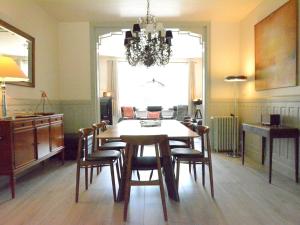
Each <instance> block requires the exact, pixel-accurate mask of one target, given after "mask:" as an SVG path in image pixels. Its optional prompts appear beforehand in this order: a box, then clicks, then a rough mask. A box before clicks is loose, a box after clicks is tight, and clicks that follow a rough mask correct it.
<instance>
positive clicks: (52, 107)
mask: <svg viewBox="0 0 300 225" xmlns="http://www.w3.org/2000/svg"><path fill="white" fill-rule="evenodd" d="M7 108H8V114H9V115H16V114H21V113H28V114H30V113H34V112H42V102H41V101H40V100H39V99H9V101H8V107H7ZM45 112H55V113H63V114H64V130H65V133H74V132H77V131H78V129H79V128H82V127H87V126H90V125H91V124H92V123H94V122H95V121H94V118H95V109H94V107H93V104H92V102H91V101H80V100H78V101H76V100H72V101H57V100H53V101H52V100H50V104H49V102H46V104H45Z"/></svg>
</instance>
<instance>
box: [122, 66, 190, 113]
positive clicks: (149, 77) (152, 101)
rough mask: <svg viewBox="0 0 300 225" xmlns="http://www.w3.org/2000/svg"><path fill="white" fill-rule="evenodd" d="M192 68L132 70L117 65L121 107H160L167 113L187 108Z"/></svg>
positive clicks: (169, 67)
mask: <svg viewBox="0 0 300 225" xmlns="http://www.w3.org/2000/svg"><path fill="white" fill-rule="evenodd" d="M188 73H189V68H188V63H187V62H174V63H172V62H170V63H169V64H167V65H166V66H162V67H159V66H153V67H150V68H146V67H144V66H139V65H138V66H136V67H132V66H130V65H129V64H128V62H124V61H119V62H118V81H119V89H118V90H119V102H120V103H119V104H121V105H123V106H135V107H137V108H139V109H145V108H146V107H147V106H151V105H159V106H162V107H163V108H164V109H168V108H172V107H173V106H176V105H188V99H189V94H188V85H189V74H188Z"/></svg>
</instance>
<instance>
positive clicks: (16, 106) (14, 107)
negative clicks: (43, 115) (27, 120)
mask: <svg viewBox="0 0 300 225" xmlns="http://www.w3.org/2000/svg"><path fill="white" fill-rule="evenodd" d="M7 112H8V115H16V114H22V113H28V114H30V113H35V112H43V104H42V101H41V100H40V99H8V103H7ZM45 112H55V113H59V112H61V110H60V102H59V101H51V100H50V103H49V102H46V103H45Z"/></svg>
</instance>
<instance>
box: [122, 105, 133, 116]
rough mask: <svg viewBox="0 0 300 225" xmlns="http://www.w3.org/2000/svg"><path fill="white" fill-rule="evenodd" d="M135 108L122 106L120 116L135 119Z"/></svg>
mask: <svg viewBox="0 0 300 225" xmlns="http://www.w3.org/2000/svg"><path fill="white" fill-rule="evenodd" d="M135 110H136V109H135V107H132V106H122V107H121V114H122V118H128V119H133V118H135Z"/></svg>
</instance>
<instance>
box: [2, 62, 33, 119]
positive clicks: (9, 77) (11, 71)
mask: <svg viewBox="0 0 300 225" xmlns="http://www.w3.org/2000/svg"><path fill="white" fill-rule="evenodd" d="M27 80H28V77H27V76H26V75H25V74H24V72H23V71H22V70H21V69H20V67H19V66H18V65H17V63H16V62H15V61H14V60H13V59H12V58H10V57H6V56H0V83H1V91H2V118H5V117H7V111H6V93H5V82H7V81H8V82H12V81H13V82H16V81H27Z"/></svg>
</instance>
